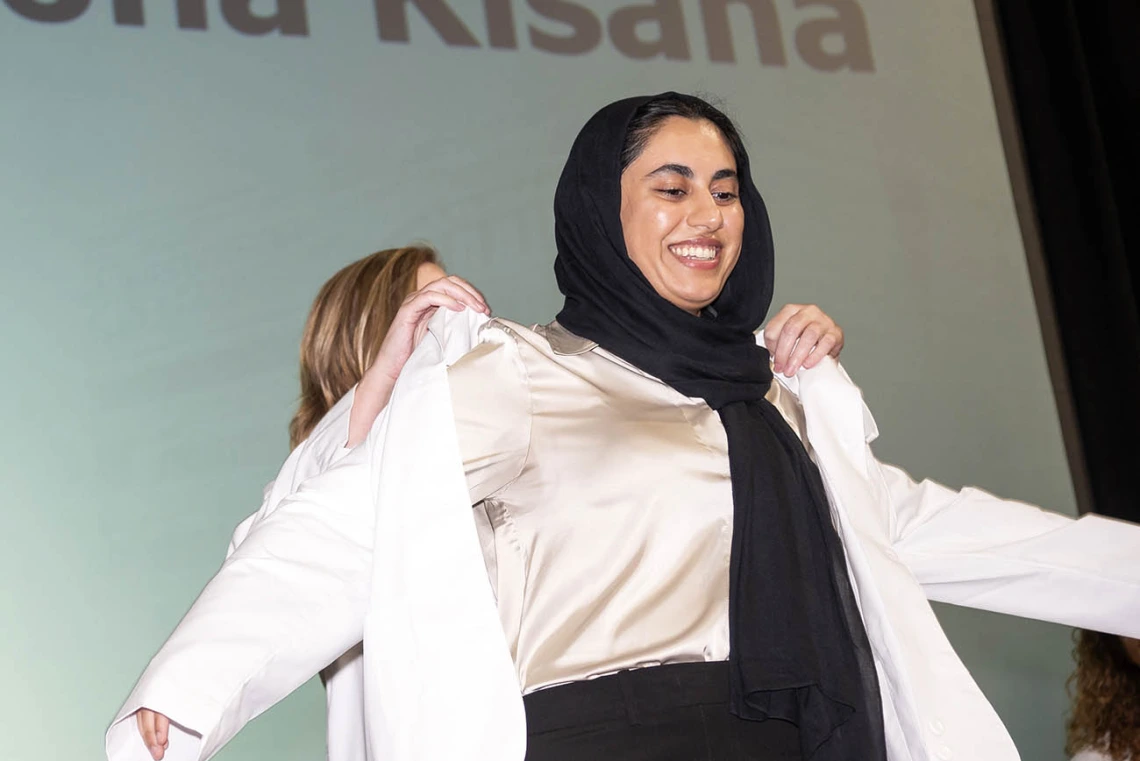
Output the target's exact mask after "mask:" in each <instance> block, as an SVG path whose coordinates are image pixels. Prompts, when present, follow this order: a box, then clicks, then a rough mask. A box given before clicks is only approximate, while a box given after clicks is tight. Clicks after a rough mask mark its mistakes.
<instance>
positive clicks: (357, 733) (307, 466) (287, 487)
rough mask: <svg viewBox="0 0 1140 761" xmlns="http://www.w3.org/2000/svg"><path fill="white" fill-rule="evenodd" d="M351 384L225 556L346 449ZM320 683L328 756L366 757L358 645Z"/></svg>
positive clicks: (331, 759)
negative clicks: (323, 695)
mask: <svg viewBox="0 0 1140 761" xmlns="http://www.w3.org/2000/svg"><path fill="white" fill-rule="evenodd" d="M355 398H356V389H355V387H354V388H352V389H351V390H350V391H349V392H348V393H347V394H345V395H344V396H343V397H342V398H341V399H340V400H339V401H338V402H337V403H336V404H334V405H333V406H332V408H331V409H330V410H329V411H328V413H327V414H325V416H324V417H322V418H321V420H320V422H318V423H317V424H316V425H315V426H314V427H313V430H312V432H311V433H310V434H309V436H308V437H307V438H306V439H305V440H304V441H302V442H301V443H300V444H298V445H297V446H296V447H294V449H293V451H292V452H290V453H289V457H288V458H287V459H286V460H285V464H284V465H282V466H281V470H280V472H278V474H277V478H275V479H274V480H273V483H271V484H269V486H267V487H266V488H265V499H264V501H263V502H262V504H261V508H260V509H259V510H258V511H257V512H256V513H254V514H253V515H251V516H249V517H248V518H246V519H245V520H244V521H242V522H241V524H240V525H239V526H238V527H237V529H236V530H235V531H234V535H233V538H232V539H231V540H230V546H229V550H228V551H227V552H226V557H227V558H228V557H229V556H230V555H232V554H233V553H234V551H235V550H236V549H237V548H238V547H239V546H240V545H241V543H242V542H243V541H244V540H245V538H246V536H248V535H249V532H250V531H251V530H253V528H254V526H256V525H257V524H259V523H261V522H262V521H263V520H265V518H266V517H267V516H269V515H270V514H272V513H273V511H275V510H276V509H277V508H278V507H279V506H280V505H281V502H282V501H283V500H284V499H285V498H286V497H288V496H289V495H290V494H292V493H293V492H295V491H296V490H297V488H298V487H299V486H300V485H301V483H302V482H304V481H306V480H308V479H310V478H312V477H313V476H315V475H318V474H320V473H323V472H324V471H326V470H327V469H328V468H329V466H330V465H332V464H333V463H334V462H336V461H337V460H339V459H340V458H341V457H343V456H344V455H345V454H347V453H348V451H349V450H348V449H346V448H345V446H344V444H345V442H346V441H347V440H348V422H349V416H350V414H351V412H352V403H353V400H354V399H355ZM321 678H322V680H323V681H324V685H325V702H326V708H327V710H326V726H327V736H328V741H327V750H328V755H327V758H328V761H367V759H368V751H367V747H368V743H367V738H366V737H365V729H364V647H363V644H357V645H355V646H354V647H353V648H352V649H351V650H349V651H348V652H346V653H344V654H343V655H341V656H340V657H339V658H337V659H336V660H335V661H333V663H332V664H331V665H329V666H328V667H327V668H325V669H324V670H323V671H321Z"/></svg>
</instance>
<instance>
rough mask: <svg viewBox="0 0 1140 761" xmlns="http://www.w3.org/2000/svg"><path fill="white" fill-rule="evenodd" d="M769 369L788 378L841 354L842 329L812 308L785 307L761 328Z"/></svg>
mask: <svg viewBox="0 0 1140 761" xmlns="http://www.w3.org/2000/svg"><path fill="white" fill-rule="evenodd" d="M764 343H765V345H767V347H768V351H769V352H770V353H771V354H772V369H773V370H774V371H775V372H777V373H782V374H784V375H787V376H792V375H795V374H796V373H797V372H799V370H800V368H806V369H811V368H813V367H815V366H816V365H818V364H819V361H820V360H821V359H823V358H824V357H826V356H827V355H829V354H830V355H831V356H833V357H838V356H839V352H841V351H842V350H843V328H841V327H839V325H838V324H836V322H835V320H833V319H831V318H830V317H828V316H827V315H826V314H824V312H823V310H822V309H820V308H819V307H817V306H815V305H814V304H787V305H786V306H784V308H783V309H781V310H780V311H779V312H777V313H776V316H775V317H773V318H772V319H771V320H770V321H769V322H768V324H767V325H766V326H765V327H764Z"/></svg>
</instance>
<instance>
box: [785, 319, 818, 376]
mask: <svg viewBox="0 0 1140 761" xmlns="http://www.w3.org/2000/svg"><path fill="white" fill-rule="evenodd" d="M820 339H821V336H820V328H819V326H818V324H817V323H814V322H813V323H808V324H807V325H805V326H804V328H803V330H802V331H800V335H799V337H798V338H797V339H796V342H795V344H794V345H793V347H792V350H791V351H790V352H788V359H787V361H786V362H785V363H784V368H783V370H782V371H781V372H783V373H784V375H788V376H792V375H795V374H796V373H797V372H798V371H799V369H800V366H801V365H803V362H804V360H805V359H807V357H808V355H809V354H811V352H812V351H813V350H814V349H815V347H816V346H818V345H819V341H820Z"/></svg>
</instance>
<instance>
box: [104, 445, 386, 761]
mask: <svg viewBox="0 0 1140 761" xmlns="http://www.w3.org/2000/svg"><path fill="white" fill-rule="evenodd" d="M373 447H374V444H373V440H372V439H370V440H369V441H368V442H366V443H365V444H362V445H361V446H359V447H357V448H356V449H355V450H353V451H352V452H350V453H348V454H347V455H346V456H345V457H344V458H343V459H341V460H340V461H339V462H337V463H336V464H335V465H333V466H332V467H331V468H329V469H328V470H327V471H325V472H324V473H322V474H321V475H318V476H316V477H315V478H313V479H310V480H309V481H306V482H304V483H303V484H302V486H301V488H300V489H299V490H298V491H297V492H296V493H295V494H294V495H292V496H290V497H288V498H286V499H285V500H284V501H282V502H281V504H280V505H279V506H278V507H277V509H276V510H275V511H273V512H272V513H271V514H269V515H267V516H266V517H265V518H264V519H263V520H261V521H259V522H258V523H257V525H255V526H254V527H253V529H252V530H251V531H250V533H249V535H248V536H247V537H246V538H245V540H244V541H243V542H242V543H241V545H240V546H239V547H238V548H237V549H236V551H235V552H234V553H233V555H231V556H230V557H229V558H228V559H227V560H226V562H225V563H224V564H223V566H222V568H221V570H219V571H218V573H217V574H216V575H215V576H214V578H213V579H212V580H211V581H210V582H209V584H207V585H206V588H205V589H204V590H203V591H202V594H201V595H200V596H199V597H198V599H197V600H196V601H195V602H194V605H193V606H192V607H191V608H190V610H189V611H188V612H187V614H186V616H185V617H184V618H183V619H182V622H181V623H180V624H179V625H178V627H177V628H176V629H175V631H174V633H173V634H172V635H171V636H170V638H169V639H168V640H167V642H166V643H165V644H164V645H163V647H162V649H161V650H160V651H159V652H158V654H157V655H156V656H155V657H154V659H153V660H152V661H151V662H150V665H149V666H148V667H147V669H146V671H145V672H144V674H143V676H142V677H141V679H140V680H139V683H138V684H137V685H136V687H135V689H134V691H133V692H132V694H131V696H130V697H129V698H128V700H127V702H126V704H125V705H124V706H123V708H122V709H121V710H120V712H119V713H118V715H117V716H116V718H115V721H114V723H113V724H112V725H111V728H110V729H109V730H108V732H107V738H106V750H107V756H108V759H110V761H147V760H148V759H150V754H149V753H148V752H147V750H146V748H145V747H144V746H143V743H142V740H141V738H140V736H139V733H138V730H137V728H136V726H135V719H134V716H133V715H134V713H135V712H136V711H137V710H138V709H140V708H143V707H146V708H150V709H151V710H154V711H157V712H159V713H162V714H164V715H166V716H167V717H169V718H170V719H171V722H172V724H173V725H172V727H171V737H170V748H169V750H168V751H167V755H166V758H167V759H169V761H197V760H198V759H207V758H209V757H210V756H212V755H213V754H214V753H215V752H217V750H218V749H219V748H221V747H222V746H223V745H224V744H225V743H226V742H227V741H229V740H230V739H231V738H232V737H233V736H234V735H235V734H236V733H237V732H238V730H239V729H241V727H242V726H244V725H245V724H246V723H247V722H248V721H250V720H251V719H253V718H254V717H256V716H257V715H258V714H260V713H262V712H263V711H265V710H266V709H268V708H269V707H270V706H272V705H273V704H275V703H276V702H278V701H279V700H281V699H282V698H284V697H285V696H286V695H288V694H289V693H290V692H292V691H293V690H294V689H296V688H297V687H299V686H300V685H301V684H303V683H304V682H305V681H306V680H308V679H309V678H310V677H312V676H313V675H314V674H316V673H317V672H318V671H319V670H320V669H322V668H323V667H325V666H326V665H328V664H329V663H330V662H332V661H333V660H334V659H335V658H337V657H338V656H339V655H341V654H342V653H343V652H345V651H346V650H348V649H349V648H350V647H352V646H353V645H355V644H356V643H358V642H359V641H360V640H361V638H362V634H363V623H364V618H365V614H366V612H367V607H368V590H369V583H370V573H371V558H372V545H373V542H374V528H375V520H376V518H375V510H374V504H373V503H374V500H373V494H374V493H375V492H374V484H373V483H372V467H371V462H372V460H371V458H372V456H373V452H372V449H373Z"/></svg>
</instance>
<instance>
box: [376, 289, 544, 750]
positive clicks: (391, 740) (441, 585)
mask: <svg viewBox="0 0 1140 761" xmlns="http://www.w3.org/2000/svg"><path fill="white" fill-rule="evenodd" d="M485 320H486V318H484V317H482V316H480V315H475V314H473V313H471V312H467V311H465V312H461V313H452V312H449V311H448V310H443V309H441V310H440V311H439V312H438V313H437V314H436V316H435V317H433V318H432V322H431V325H430V333H431V336H432V337H431V338H427V339H425V340H424V342H423V343H422V344H421V345H420V347H419V348H418V349H417V350H416V352H415V353H414V354H413V355H412V358H411V359H410V360H409V361H408V364H407V365H406V366H405V369H404V372H403V373H402V374H401V376H400V380H399V382H398V383H397V385H396V388H395V390H394V391H393V394H392V401H391V403H390V404H389V406H388V411H387V416H386V419H385V420H384V421H383V423H382V424H381V425H378V426H377V428H375V429H374V430H373V434H372V436H370V442H369V445H370V446H371V445H375V446H378V450H377V456H378V460H376V468H375V472H374V485H375V487H376V500H377V511H378V512H377V528H376V530H377V535H376V552H375V560H374V565H373V583H372V603H371V606H370V613H369V616H368V619H367V621H366V624H365V662H366V671H367V676H366V686H365V690H366V698H367V703H366V704H367V706H368V710H369V711H370V712H371V715H370V717H369V719H370V722H369V724H370V726H369V746H370V748H371V751H372V757H373V758H377V759H386V760H387V761H413V760H414V761H420V760H421V759H472V760H473V761H484V760H485V761H492V759H493V760H494V761H500V760H502V761H514V760H518V761H521V759H522V758H523V756H524V754H525V742H526V719H525V715H524V712H523V705H522V699H521V696H520V693H519V685H518V680H517V677H516V675H515V670H514V667H513V664H512V661H511V657H510V652H509V651H508V648H507V645H506V642H505V639H504V637H503V632H502V627H501V624H500V622H499V619H498V616H497V613H496V606H495V600H494V597H493V594H492V591H491V587H490V584H489V583H488V580H487V572H486V568H485V565H484V561H483V556H482V554H481V551H480V545H479V541H478V538H477V536H476V529H475V523H474V517H473V514H472V510H471V505H470V497H469V495H468V491H467V482H466V478H465V476H464V472H463V466H462V460H461V456H460V452H459V444H458V440H457V438H456V435H455V425H454V419H453V415H452V410H451V395H450V391H449V388H448V381H447V363H448V361H454V360H455V359H457V358H458V357H460V356H462V355H463V354H465V353H466V352H467V351H468V350H469V349H470V348H471V347H472V346H473V345H474V343H475V340H476V334H477V330H478V326H479V325H481V324H482V322H485ZM373 438H374V439H375V441H372V439H373Z"/></svg>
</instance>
